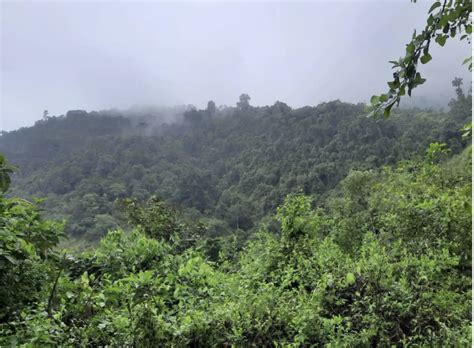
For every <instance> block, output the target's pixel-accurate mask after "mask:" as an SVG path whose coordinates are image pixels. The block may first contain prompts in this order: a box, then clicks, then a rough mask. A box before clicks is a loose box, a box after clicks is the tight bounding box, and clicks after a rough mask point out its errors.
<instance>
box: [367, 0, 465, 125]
mask: <svg viewBox="0 0 474 348" xmlns="http://www.w3.org/2000/svg"><path fill="white" fill-rule="evenodd" d="M413 2H416V0H413ZM471 10H472V1H471V0H449V1H448V0H444V2H441V1H436V2H435V3H434V4H433V5H432V6H431V8H430V9H429V11H428V14H429V16H428V18H427V20H426V27H425V28H424V29H423V30H422V32H421V33H420V34H418V35H417V34H416V30H415V31H414V33H413V36H412V40H411V41H410V42H409V43H408V44H407V47H406V55H405V57H402V58H400V59H399V60H398V61H396V60H394V61H390V63H392V64H393V67H392V68H393V69H396V71H395V72H394V73H393V81H390V82H388V87H389V88H390V89H389V91H388V92H387V93H385V94H381V95H374V96H372V98H371V99H370V103H371V106H372V112H371V113H370V116H378V115H383V117H384V118H387V117H389V116H390V112H391V110H392V107H393V106H394V105H395V104H396V105H397V106H398V105H399V104H400V99H401V97H402V96H404V95H405V94H408V95H409V96H410V97H411V93H412V90H413V89H414V88H416V87H418V86H419V85H421V84H423V83H424V82H425V81H426V79H424V78H423V77H422V76H421V74H420V72H419V71H418V69H417V68H418V63H419V62H421V64H426V63H428V62H429V61H430V60H431V59H432V57H431V55H430V53H429V50H430V45H431V43H432V41H435V42H436V43H437V44H438V45H440V46H441V47H443V46H444V45H445V43H446V40H447V39H448V38H450V37H451V38H454V37H455V36H457V35H461V36H460V40H467V41H468V43H470V42H471V33H472V16H471ZM463 64H465V65H468V68H469V70H472V57H469V58H467V59H465V60H464V62H463Z"/></svg>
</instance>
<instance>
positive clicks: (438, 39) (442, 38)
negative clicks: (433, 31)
mask: <svg viewBox="0 0 474 348" xmlns="http://www.w3.org/2000/svg"><path fill="white" fill-rule="evenodd" d="M447 38H448V36H446V35H441V34H440V35H438V36H437V37H436V39H435V41H436V42H437V43H438V44H439V45H440V46H441V47H443V46H444V44H445V43H446V39H447Z"/></svg>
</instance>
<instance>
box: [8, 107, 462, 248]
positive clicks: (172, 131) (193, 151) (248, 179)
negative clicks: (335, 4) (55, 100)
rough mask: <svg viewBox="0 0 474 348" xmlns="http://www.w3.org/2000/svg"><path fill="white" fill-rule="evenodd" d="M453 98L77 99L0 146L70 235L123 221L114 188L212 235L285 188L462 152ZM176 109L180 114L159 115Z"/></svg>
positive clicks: (22, 183)
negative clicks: (136, 107) (167, 205)
mask: <svg viewBox="0 0 474 348" xmlns="http://www.w3.org/2000/svg"><path fill="white" fill-rule="evenodd" d="M464 102H465V100H464ZM452 110H454V111H451V112H435V111H423V110H419V109H413V110H399V111H397V112H395V113H394V115H393V117H392V118H391V119H389V120H375V119H371V118H367V117H366V116H365V114H366V113H365V112H364V106H363V105H362V104H357V105H355V104H349V103H343V102H340V101H332V102H328V103H323V104H320V105H318V106H316V107H303V108H299V109H291V108H290V107H289V106H288V105H286V104H284V103H281V102H276V103H275V104H274V105H272V106H266V107H252V106H250V105H248V104H245V105H238V107H237V108H221V109H219V110H217V109H215V108H214V107H213V105H212V104H211V105H210V106H209V107H208V109H206V110H196V109H194V108H188V109H187V110H186V111H184V110H180V109H172V110H166V109H159V110H148V111H145V112H141V113H137V112H120V111H114V112H111V111H108V112H91V113H86V112H81V111H73V112H69V113H68V114H67V115H66V116H61V117H53V118H50V119H47V120H43V121H40V122H38V123H37V124H36V125H35V126H33V127H31V128H22V129H20V130H18V131H13V132H9V133H5V132H4V133H3V134H2V136H1V137H0V152H1V153H4V154H5V155H6V157H7V158H9V159H10V161H11V162H12V163H13V164H14V165H16V166H18V167H19V168H20V171H19V172H18V173H17V175H16V176H15V177H14V185H13V193H14V194H15V195H20V196H23V197H29V196H30V195H34V196H40V197H46V198H47V200H46V203H45V205H44V207H45V209H46V212H47V213H48V214H49V216H51V217H54V218H66V219H67V220H68V222H67V227H66V230H67V232H68V233H69V234H71V235H73V236H75V237H81V238H83V237H85V238H88V239H97V238H98V237H99V236H101V235H103V234H104V233H105V232H106V231H107V229H108V228H112V227H115V226H117V225H118V224H120V221H121V219H120V216H119V215H120V214H119V213H117V212H116V209H115V203H114V202H115V201H116V200H117V199H121V198H125V197H136V198H137V199H138V200H145V199H147V198H148V197H150V196H152V195H157V196H159V197H162V198H163V199H165V200H167V201H169V202H171V203H173V204H175V205H176V206H179V207H180V208H182V209H184V210H185V212H186V214H187V215H188V216H192V217H198V218H201V219H203V220H204V221H205V222H206V223H207V225H208V226H209V228H208V233H209V234H211V235H216V234H225V233H228V232H229V231H231V230H235V229H239V230H242V231H252V230H254V229H256V228H257V226H258V224H259V222H260V221H262V218H264V217H265V216H268V215H269V213H270V212H272V211H273V210H274V209H275V208H276V207H277V206H278V205H279V204H280V203H281V202H282V200H283V197H284V196H285V195H286V194H288V193H291V192H297V191H302V192H303V193H305V194H307V195H314V196H316V197H317V196H321V195H323V196H324V195H325V194H327V192H328V191H329V190H330V189H332V188H333V187H334V186H335V185H336V184H337V183H338V182H339V181H340V180H341V179H342V178H344V177H345V176H346V175H347V173H348V172H349V170H351V169H362V170H363V169H369V168H374V167H378V166H381V165H385V164H389V165H390V164H394V163H396V162H397V161H399V160H401V159H407V158H410V157H413V156H416V155H417V154H419V153H421V152H422V151H424V149H426V147H427V145H428V144H429V143H430V142H433V141H439V142H446V143H447V144H448V146H449V147H450V148H451V149H452V151H454V152H458V151H459V150H460V149H461V148H462V147H463V140H462V138H461V135H460V133H459V129H460V128H461V127H462V126H463V125H464V123H466V119H465V117H463V115H457V114H456V112H455V111H456V108H452ZM170 114H173V115H174V117H175V119H176V121H175V122H173V123H164V121H165V120H168V121H169V120H170V116H169V115H170ZM176 115H177V116H176Z"/></svg>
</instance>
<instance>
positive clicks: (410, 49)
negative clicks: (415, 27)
mask: <svg viewBox="0 0 474 348" xmlns="http://www.w3.org/2000/svg"><path fill="white" fill-rule="evenodd" d="M413 52H415V45H414V44H413V42H410V43H409V44H408V45H407V55H409V54H412V53H413Z"/></svg>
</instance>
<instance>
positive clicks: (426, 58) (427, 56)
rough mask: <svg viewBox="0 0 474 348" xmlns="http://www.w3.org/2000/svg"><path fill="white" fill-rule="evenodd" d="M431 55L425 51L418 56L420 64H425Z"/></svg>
mask: <svg viewBox="0 0 474 348" xmlns="http://www.w3.org/2000/svg"><path fill="white" fill-rule="evenodd" d="M431 58H432V57H431V55H430V54H429V53H426V54H425V55H424V56H423V57H421V58H420V61H421V64H426V63H428V62H429V61H430V60H431Z"/></svg>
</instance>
